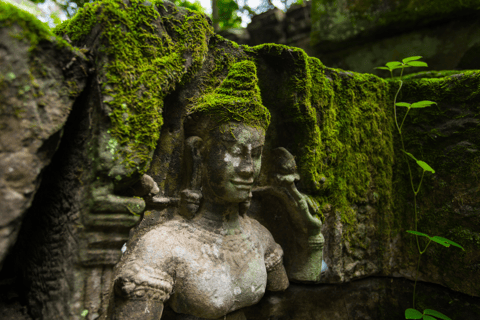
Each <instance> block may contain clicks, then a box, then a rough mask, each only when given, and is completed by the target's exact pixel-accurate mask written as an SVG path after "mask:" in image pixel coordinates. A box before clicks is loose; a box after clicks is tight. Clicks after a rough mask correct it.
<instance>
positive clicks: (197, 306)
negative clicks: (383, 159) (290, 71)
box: [110, 61, 324, 319]
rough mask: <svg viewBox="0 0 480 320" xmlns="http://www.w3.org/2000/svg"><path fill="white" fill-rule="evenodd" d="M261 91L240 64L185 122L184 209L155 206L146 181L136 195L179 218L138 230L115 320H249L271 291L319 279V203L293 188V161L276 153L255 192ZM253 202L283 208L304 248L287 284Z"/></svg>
mask: <svg viewBox="0 0 480 320" xmlns="http://www.w3.org/2000/svg"><path fill="white" fill-rule="evenodd" d="M257 81H258V79H257V76H256V67H255V65H254V63H252V62H250V61H243V62H239V63H237V64H235V65H234V66H233V67H232V68H231V70H230V72H229V74H228V76H227V78H226V79H225V80H224V81H223V83H222V85H221V86H220V87H219V88H218V89H216V90H215V91H214V92H213V93H212V94H210V95H207V96H204V97H202V98H201V99H200V101H198V103H197V104H196V105H195V106H194V107H193V108H192V111H191V112H190V115H189V118H188V120H187V121H186V122H185V132H186V133H187V136H188V137H187V139H186V140H185V152H184V155H185V156H184V162H185V167H186V168H185V169H186V179H185V180H186V183H185V189H183V191H181V192H180V196H179V199H165V198H163V199H162V197H159V196H154V194H155V193H157V192H158V187H157V185H156V183H155V182H154V181H153V179H152V178H151V177H149V176H147V175H145V176H144V177H143V179H142V180H141V181H143V182H142V184H141V185H137V188H136V190H137V192H139V191H138V190H141V189H142V188H143V194H144V195H147V197H146V204H147V209H150V208H155V207H156V205H158V203H162V202H163V203H170V204H171V205H173V206H176V209H175V213H174V215H173V217H172V219H170V220H168V221H166V222H163V223H153V224H151V225H146V224H144V225H142V223H140V225H139V226H138V227H137V228H136V229H135V231H134V232H133V236H132V238H131V239H130V240H129V242H128V243H127V244H126V245H125V246H124V248H123V250H122V251H123V255H122V259H121V261H120V262H119V264H118V265H117V266H116V269H115V272H114V285H113V287H114V288H113V289H112V292H111V295H112V296H111V299H110V310H111V315H112V317H113V319H159V318H160V317H162V313H163V309H164V305H165V304H168V306H169V308H171V309H172V310H173V311H174V312H175V313H176V314H177V317H176V319H179V317H180V318H181V319H187V318H188V319H224V318H228V319H245V316H244V315H243V312H242V311H241V309H242V308H244V307H248V306H251V305H254V304H256V303H257V302H258V301H259V300H260V299H261V298H262V296H263V295H264V293H265V290H270V291H283V290H285V289H286V288H287V287H288V285H289V278H290V279H291V280H292V281H304V282H305V281H307V282H312V281H313V282H316V281H318V280H319V279H320V272H321V267H322V252H323V244H324V238H323V235H322V233H321V232H320V228H321V226H322V223H321V221H320V220H319V219H317V218H315V217H314V214H315V213H316V210H318V209H317V208H316V205H315V203H314V202H313V201H312V200H310V199H309V198H308V197H307V196H306V195H303V194H302V193H300V192H299V191H298V190H297V188H296V187H295V180H298V179H299V175H298V173H297V172H296V164H295V160H294V158H293V156H292V155H291V154H290V153H289V152H288V151H287V150H286V149H284V148H278V149H275V150H274V151H273V158H274V159H275V160H276V162H275V163H274V164H272V165H271V167H272V175H271V176H272V179H271V183H272V186H264V187H255V188H254V185H255V182H256V180H257V177H258V175H259V173H260V168H261V165H262V149H263V147H264V143H265V132H266V130H267V127H268V124H269V121H270V113H269V111H268V110H267V109H266V108H265V107H264V106H263V105H262V102H261V98H260V94H259V93H260V92H259V89H258V86H257ZM252 115H253V116H252ZM257 194H258V195H262V194H265V195H268V196H271V197H275V198H277V199H278V200H279V201H281V202H282V203H284V204H285V207H286V210H285V213H288V214H289V215H290V218H291V222H292V224H293V225H294V226H295V228H296V230H297V232H298V235H299V238H302V237H303V238H304V239H302V240H300V242H301V245H300V248H301V249H300V250H299V251H298V252H297V254H298V257H297V258H296V259H295V261H297V262H298V263H295V264H292V263H291V264H290V265H289V278H288V277H287V272H286V270H285V267H284V265H283V255H284V253H283V250H282V247H281V246H280V245H279V244H278V243H276V241H275V239H274V237H273V236H272V234H271V233H270V231H269V230H268V229H267V228H265V227H264V226H263V225H262V224H260V223H259V222H258V221H257V220H255V219H253V218H251V217H250V216H249V211H250V205H251V203H252V201H255V196H254V195H257ZM148 195H149V196H148ZM255 208H259V207H258V206H256V207H255ZM187 315H189V316H187ZM192 316H193V317H192ZM182 317H183V318H182Z"/></svg>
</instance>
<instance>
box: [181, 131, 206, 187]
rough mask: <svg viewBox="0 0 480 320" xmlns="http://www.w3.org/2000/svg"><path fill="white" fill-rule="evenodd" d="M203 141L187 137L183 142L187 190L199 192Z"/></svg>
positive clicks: (198, 138)
mask: <svg viewBox="0 0 480 320" xmlns="http://www.w3.org/2000/svg"><path fill="white" fill-rule="evenodd" d="M202 149H203V140H202V138H200V137H197V136H194V137H189V138H188V139H187V140H185V149H184V160H185V164H186V166H187V168H186V169H187V171H186V172H187V177H188V180H187V189H193V190H200V188H201V186H202V184H201V170H200V167H201V165H202V154H201V151H202Z"/></svg>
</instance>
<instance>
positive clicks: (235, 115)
mask: <svg viewBox="0 0 480 320" xmlns="http://www.w3.org/2000/svg"><path fill="white" fill-rule="evenodd" d="M257 82H258V78H257V70H256V67H255V64H254V63H253V62H252V61H249V60H245V61H241V62H238V63H236V64H234V65H233V66H232V68H231V69H230V70H229V72H228V76H227V78H225V80H224V81H223V82H222V84H221V85H220V87H218V88H217V89H216V90H215V91H213V92H212V93H210V94H207V95H205V96H203V97H201V98H200V99H199V100H198V101H197V102H196V103H195V105H194V106H193V108H192V109H191V110H190V113H201V114H206V115H209V116H210V117H211V118H212V119H213V121H214V123H215V124H216V125H221V124H223V123H228V122H231V121H235V122H243V123H245V124H247V125H249V126H253V127H257V128H261V129H262V130H264V131H265V130H266V129H267V128H268V125H269V124H270V112H268V110H267V109H266V108H265V107H264V106H263V104H262V97H261V96H260V89H259V88H258V85H257ZM214 128H215V127H214ZM212 129H213V128H212Z"/></svg>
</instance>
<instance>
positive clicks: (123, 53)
mask: <svg viewBox="0 0 480 320" xmlns="http://www.w3.org/2000/svg"><path fill="white" fill-rule="evenodd" d="M130 4H131V5H129V6H127V5H126V4H125V3H123V2H122V1H119V0H105V1H98V2H95V3H92V4H87V5H85V7H84V8H83V10H79V12H78V13H77V14H76V15H75V16H74V17H73V18H72V19H71V20H70V21H69V22H65V23H63V24H61V25H60V26H58V27H57V28H56V29H55V33H56V34H58V35H61V34H63V33H66V34H67V35H68V36H69V37H70V39H72V41H74V43H81V42H82V41H84V39H85V37H86V36H87V35H88V34H90V33H91V31H92V29H93V28H94V26H95V25H100V27H101V30H102V33H101V42H102V44H103V45H104V46H103V47H102V49H101V52H100V54H101V55H103V56H105V57H108V60H107V62H106V63H105V64H104V65H102V62H98V65H99V67H100V68H101V69H102V70H104V74H102V75H101V78H102V79H103V80H102V82H103V83H102V94H103V96H104V97H106V99H105V101H104V104H105V105H107V106H108V107H107V108H108V110H109V117H110V121H111V128H110V130H109V134H110V135H111V136H112V137H113V138H114V139H116V141H118V144H119V146H120V147H119V148H118V149H117V153H116V157H117V160H118V161H120V162H121V163H122V164H123V165H124V166H125V167H126V168H127V170H128V173H127V174H132V173H133V172H134V171H139V172H140V173H144V172H145V171H146V170H147V169H148V166H149V164H150V159H151V155H152V153H153V150H154V149H155V147H156V144H157V140H158V138H159V135H160V128H161V126H162V124H163V120H162V116H161V113H162V108H163V100H164V98H165V96H166V95H167V94H168V93H170V92H172V91H173V90H174V88H175V86H176V84H177V83H182V82H185V81H188V79H190V78H191V76H192V75H193V74H195V73H196V71H197V70H198V68H199V67H200V66H201V63H202V60H203V57H204V56H205V54H206V52H207V43H208V41H207V39H208V38H209V37H210V36H211V34H212V33H213V30H212V28H211V26H210V25H209V24H208V22H207V19H206V18H205V16H204V15H203V14H200V13H198V12H194V11H191V10H188V9H182V10H183V11H181V12H179V11H178V10H177V8H176V7H174V6H173V5H171V4H167V3H166V4H165V5H164V3H163V2H162V1H155V2H154V3H153V4H149V3H148V2H146V3H142V2H141V1H138V0H132V1H130ZM167 12H168V14H167ZM186 57H191V66H190V67H189V68H188V69H187V68H185V63H186Z"/></svg>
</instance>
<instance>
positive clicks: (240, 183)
mask: <svg viewBox="0 0 480 320" xmlns="http://www.w3.org/2000/svg"><path fill="white" fill-rule="evenodd" d="M230 182H231V183H232V184H233V185H234V186H235V187H237V189H244V190H250V189H251V188H252V186H253V180H247V181H244V180H231V181H230Z"/></svg>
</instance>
